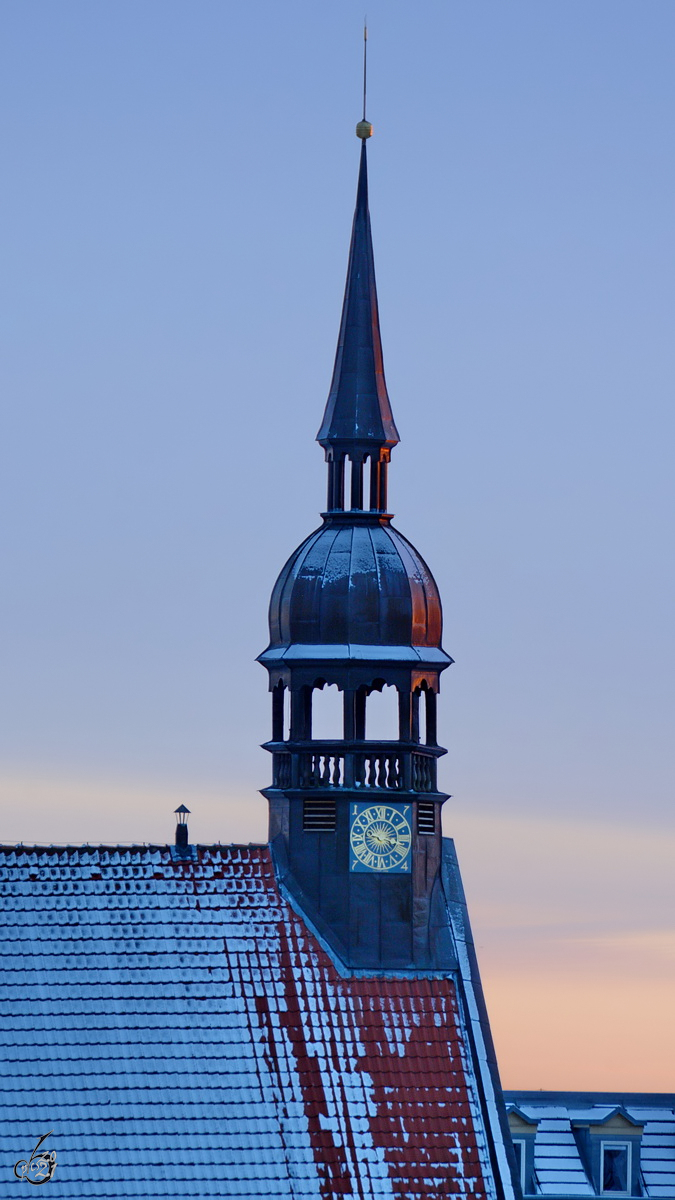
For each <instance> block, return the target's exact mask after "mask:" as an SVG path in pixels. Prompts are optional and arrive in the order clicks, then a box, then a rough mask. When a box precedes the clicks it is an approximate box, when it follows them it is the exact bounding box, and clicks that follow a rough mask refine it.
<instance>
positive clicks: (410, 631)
mask: <svg viewBox="0 0 675 1200" xmlns="http://www.w3.org/2000/svg"><path fill="white" fill-rule="evenodd" d="M269 620H270V649H272V648H273V647H274V648H276V647H281V646H290V645H298V644H300V645H313V646H317V647H318V646H321V645H325V646H329V645H336V644H341V645H344V644H348V643H352V644H354V643H356V644H358V645H361V646H364V645H368V646H389V647H395V646H398V647H403V646H419V647H430V648H432V647H433V648H437V649H439V648H440V643H441V632H442V613H441V601H440V597H439V594H438V588H437V587H436V583H435V581H434V578H433V576H432V574H431V571H430V570H429V568H428V567H427V565H426V563H425V562H424V560H423V559H422V558H421V557H420V555H419V554H418V553H417V551H416V550H415V549H414V547H413V546H411V544H410V542H408V541H407V540H406V539H405V538H404V537H403V536H402V535H401V534H400V533H399V532H398V531H397V530H396V529H393V528H392V527H391V526H390V525H388V524H381V523H379V522H376V521H375V522H367V523H366V522H364V523H351V522H350V523H342V522H339V523H332V522H330V521H329V522H327V523H325V524H324V525H322V526H321V528H320V529H318V530H317V531H316V532H315V533H312V534H310V536H309V537H308V538H306V539H305V541H304V542H303V543H302V545H301V546H300V547H299V548H298V549H297V550H296V551H295V553H294V554H293V555H291V557H290V558H289V560H288V562H287V563H286V565H285V567H284V568H283V570H282V572H281V574H280V575H279V578H278V579H277V582H276V584H275V587H274V591H273V593H272V599H271V602H270V613H269Z"/></svg>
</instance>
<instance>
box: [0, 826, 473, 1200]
mask: <svg viewBox="0 0 675 1200" xmlns="http://www.w3.org/2000/svg"><path fill="white" fill-rule="evenodd" d="M0 895H1V897H2V900H1V903H2V911H3V921H2V941H1V944H0V954H1V956H2V957H1V963H0V968H1V969H0V1012H1V1017H2V1019H1V1021H0V1042H1V1043H2V1060H3V1081H2V1088H1V1094H0V1110H1V1112H2V1119H1V1120H0V1139H1V1143H2V1162H3V1163H4V1164H6V1165H5V1167H3V1168H2V1170H3V1171H4V1172H5V1175H6V1176H7V1177H8V1178H9V1177H11V1169H12V1164H13V1163H14V1162H16V1161H17V1160H18V1159H20V1158H28V1156H29V1154H30V1152H31V1150H32V1148H33V1146H34V1144H35V1142H36V1141H37V1139H38V1137H40V1136H41V1135H42V1134H43V1133H47V1132H48V1131H49V1130H53V1133H52V1134H51V1136H50V1138H49V1140H48V1143H46V1144H45V1148H46V1149H53V1150H55V1151H56V1153H57V1160H58V1162H57V1168H56V1171H55V1174H54V1177H53V1179H52V1180H51V1181H50V1183H49V1186H50V1188H51V1189H52V1191H51V1192H50V1193H49V1194H50V1195H54V1196H57V1195H59V1194H60V1195H63V1196H64V1197H68V1200H80V1198H82V1200H84V1198H85V1197H86V1200H91V1197H93V1196H96V1197H97V1198H100V1200H103V1198H105V1197H111V1198H112V1197H114V1198H115V1200H119V1198H120V1197H135V1196H139V1197H141V1196H142V1197H157V1198H159V1197H179V1198H180V1200H187V1198H188V1197H195V1198H199V1200H202V1198H204V1197H206V1196H210V1197H225V1196H227V1197H235V1196H236V1197H249V1198H252V1197H258V1196H270V1197H272V1196H273V1197H275V1198H276V1197H317V1198H319V1197H334V1196H339V1195H354V1196H359V1197H363V1198H364V1200H365V1198H367V1197H405V1198H406V1200H414V1198H415V1197H420V1198H421V1197H424V1200H434V1198H436V1197H441V1196H443V1197H446V1196H447V1195H448V1194H453V1195H457V1196H467V1197H468V1196H471V1197H473V1198H474V1200H481V1198H482V1197H483V1196H493V1195H494V1194H495V1190H494V1183H493V1182H492V1179H493V1172H492V1169H491V1166H490V1161H489V1158H490V1152H489V1149H488V1135H487V1134H486V1120H485V1103H486V1101H485V1095H484V1091H483V1085H482V1084H481V1081H480V1080H479V1079H478V1078H477V1077H476V1076H475V1073H474V1071H473V1069H472V1067H471V1065H470V1064H471V1061H472V1054H473V1051H472V1050H471V1049H470V1043H471V1039H472V1037H473V1036H474V1035H473V1034H472V1033H471V1029H470V1028H469V1027H468V1025H467V1020H468V1022H469V1024H470V1020H471V1018H470V1014H469V1017H468V1018H465V1007H464V1001H463V1000H462V997H461V981H459V980H458V979H455V978H453V977H452V976H450V975H447V976H445V977H438V978H429V977H426V978H425V977H415V976H412V975H403V974H402V975H401V976H398V977H392V976H390V977H383V976H379V977H373V976H372V975H371V976H370V977H365V976H364V975H363V974H361V975H346V974H345V973H342V972H341V971H340V970H339V964H336V963H335V962H334V961H333V960H332V959H331V958H330V957H329V955H328V954H327V953H326V952H325V950H324V949H323V948H322V946H321V945H320V944H319V942H318V940H317V939H316V938H315V937H314V936H313V935H312V933H311V932H310V931H309V930H308V928H307V926H306V925H305V924H304V922H303V921H302V919H301V918H300V917H299V916H298V915H297V913H296V912H295V911H294V910H293V909H292V908H291V907H290V904H289V903H288V902H287V900H285V899H284V898H283V897H282V896H281V895H280V893H279V890H278V888H277V885H276V882H275V878H274V870H273V865H272V861H271V857H270V853H269V850H268V848H267V847H263V846H203V847H199V848H198V849H197V850H195V849H194V848H191V853H190V854H186V855H185V856H182V857H181V856H180V855H179V854H177V853H176V851H175V850H174V849H173V848H171V847H167V846H133V847H49V848H40V847H33V848H30V847H27V848H23V847H5V848H3V849H2V850H1V851H0ZM7 1164H9V1165H7Z"/></svg>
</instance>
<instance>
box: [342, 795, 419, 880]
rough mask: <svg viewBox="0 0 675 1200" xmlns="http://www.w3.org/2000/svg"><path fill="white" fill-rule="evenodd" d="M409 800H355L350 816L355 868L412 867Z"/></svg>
mask: <svg viewBox="0 0 675 1200" xmlns="http://www.w3.org/2000/svg"><path fill="white" fill-rule="evenodd" d="M409 813H410V805H409V804H352V805H351V806H350V818H349V849H350V851H351V853H350V859H351V862H350V869H351V870H352V871H378V872H380V871H390V872H396V873H401V872H407V871H409V870H410V846H411V841H412V830H411V828H410V821H409V820H408V815H409Z"/></svg>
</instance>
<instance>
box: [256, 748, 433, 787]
mask: <svg viewBox="0 0 675 1200" xmlns="http://www.w3.org/2000/svg"><path fill="white" fill-rule="evenodd" d="M282 745H284V747H287V749H286V748H285V749H284V750H282V749H281V746H282ZM271 748H272V746H270V749H271ZM439 753H442V751H436V752H434V749H429V750H426V748H424V749H422V748H419V749H418V748H417V747H415V749H413V747H412V746H411V747H410V748H408V747H407V746H405V745H401V744H400V743H399V744H398V745H395V746H392V745H391V744H390V745H387V744H386V743H380V744H379V745H377V744H375V745H368V744H367V743H364V742H356V743H354V742H351V743H344V742H342V743H339V742H333V743H332V744H331V743H330V742H329V743H324V744H314V745H312V743H310V742H304V743H300V744H298V743H295V744H293V743H288V742H286V743H279V742H277V743H276V744H275V745H274V759H273V762H274V783H273V786H274V787H275V788H280V789H282V790H284V791H285V790H288V789H289V788H293V789H295V788H299V789H301V790H307V789H315V788H316V789H319V788H354V789H358V790H359V791H361V790H364V791H366V790H367V791H387V792H402V791H412V792H436V790H437V784H436V759H437V757H438V754H439Z"/></svg>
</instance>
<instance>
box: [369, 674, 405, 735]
mask: <svg viewBox="0 0 675 1200" xmlns="http://www.w3.org/2000/svg"><path fill="white" fill-rule="evenodd" d="M366 738H367V740H368V741H369V742H395V741H398V691H397V689H396V688H395V687H394V686H393V685H392V684H385V683H378V681H376V682H375V684H374V685H373V688H372V690H371V691H370V692H369V694H368V698H367V700H366Z"/></svg>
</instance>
